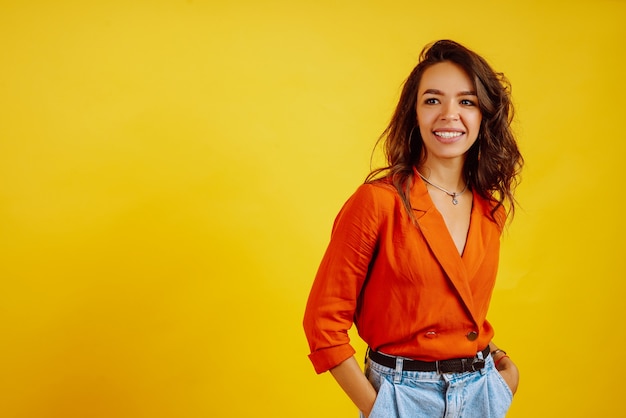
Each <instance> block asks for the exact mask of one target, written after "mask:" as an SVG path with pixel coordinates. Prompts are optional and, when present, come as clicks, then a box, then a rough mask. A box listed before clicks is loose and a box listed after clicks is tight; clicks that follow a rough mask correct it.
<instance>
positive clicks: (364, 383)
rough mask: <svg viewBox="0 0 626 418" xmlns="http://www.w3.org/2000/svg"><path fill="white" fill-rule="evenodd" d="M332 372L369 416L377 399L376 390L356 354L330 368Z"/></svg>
mask: <svg viewBox="0 0 626 418" xmlns="http://www.w3.org/2000/svg"><path fill="white" fill-rule="evenodd" d="M330 373H331V374H332V375H333V377H334V378H335V380H336V381H337V383H339V386H341V388H342V389H343V391H344V392H345V393H346V395H348V397H349V398H350V399H351V400H352V402H353V403H354V404H355V405H356V407H357V408H359V410H360V411H361V412H363V414H365V416H366V417H368V416H369V414H370V412H371V411H372V407H373V406H374V401H375V400H376V390H375V389H374V387H373V386H372V385H371V384H370V382H369V381H368V380H367V378H366V377H365V375H364V374H363V372H362V371H361V368H360V367H359V365H358V363H357V361H356V359H355V358H354V356H353V357H350V358H349V359H347V360H345V361H344V362H342V363H340V364H339V365H338V366H335V367H334V368H332V369H330Z"/></svg>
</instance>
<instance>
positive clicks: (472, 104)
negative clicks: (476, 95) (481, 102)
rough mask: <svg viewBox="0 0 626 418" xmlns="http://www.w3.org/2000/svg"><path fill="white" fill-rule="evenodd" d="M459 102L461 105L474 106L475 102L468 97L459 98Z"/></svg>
mask: <svg viewBox="0 0 626 418" xmlns="http://www.w3.org/2000/svg"><path fill="white" fill-rule="evenodd" d="M461 104H462V105H463V106H476V103H475V102H474V101H473V100H470V99H463V100H461Z"/></svg>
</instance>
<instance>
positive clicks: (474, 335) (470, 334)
mask: <svg viewBox="0 0 626 418" xmlns="http://www.w3.org/2000/svg"><path fill="white" fill-rule="evenodd" d="M466 337H467V339H468V340H470V341H475V340H476V338H478V333H477V332H476V331H470V332H468V333H467V335H466Z"/></svg>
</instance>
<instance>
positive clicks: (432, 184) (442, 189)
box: [417, 171, 469, 205]
mask: <svg viewBox="0 0 626 418" xmlns="http://www.w3.org/2000/svg"><path fill="white" fill-rule="evenodd" d="M417 174H419V176H420V177H421V178H422V180H424V181H425V182H426V183H428V184H430V185H431V186H433V187H435V188H437V189H439V190H441V191H442V192H444V193H445V194H447V195H448V196H450V197H452V204H453V205H458V204H459V200H458V199H457V197H459V196H461V195H462V194H463V193H465V191H466V190H467V188H468V186H469V181H468V182H467V183H465V187H463V190H461V191H460V192H458V193H456V192H449V191H447V190H446V189H444V188H443V187H441V186H437V185H436V184H434V183H431V182H430V180H428V179H427V178H426V177H424V176H423V175H422V173H420V172H419V171H418V172H417Z"/></svg>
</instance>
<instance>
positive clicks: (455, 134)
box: [434, 132, 463, 139]
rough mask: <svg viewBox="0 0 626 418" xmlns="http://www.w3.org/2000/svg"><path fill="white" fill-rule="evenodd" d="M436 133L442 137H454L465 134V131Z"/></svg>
mask: <svg viewBox="0 0 626 418" xmlns="http://www.w3.org/2000/svg"><path fill="white" fill-rule="evenodd" d="M434 134H435V135H437V136H438V137H440V138H444V139H452V138H457V137H459V136H461V135H463V132H434Z"/></svg>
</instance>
